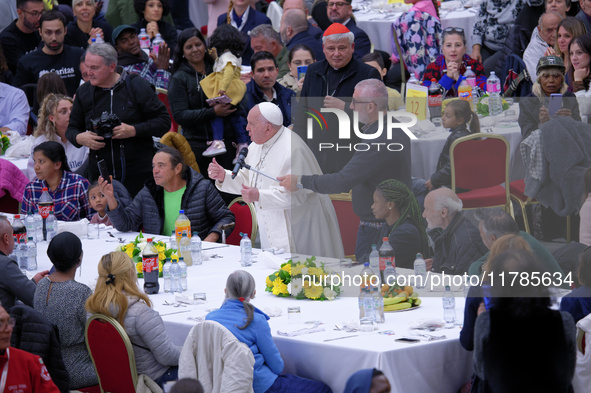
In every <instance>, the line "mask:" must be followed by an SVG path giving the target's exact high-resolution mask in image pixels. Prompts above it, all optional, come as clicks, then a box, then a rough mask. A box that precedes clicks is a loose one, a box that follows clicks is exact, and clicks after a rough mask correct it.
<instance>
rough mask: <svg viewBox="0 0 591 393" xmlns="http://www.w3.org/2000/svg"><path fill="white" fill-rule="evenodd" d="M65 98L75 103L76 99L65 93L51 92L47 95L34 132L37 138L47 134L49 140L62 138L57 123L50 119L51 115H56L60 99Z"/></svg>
mask: <svg viewBox="0 0 591 393" xmlns="http://www.w3.org/2000/svg"><path fill="white" fill-rule="evenodd" d="M64 100H66V101H70V102H71V103H74V100H72V99H71V98H70V97H68V96H66V95H63V94H53V93H49V94H48V95H47V96H46V97H45V99H44V100H43V103H42V104H41V108H40V109H39V120H38V122H37V128H36V129H35V133H34V134H33V136H34V137H35V138H38V137H40V136H41V135H45V137H46V138H47V140H48V141H59V140H60V137H59V136H58V134H57V130H56V128H55V124H54V123H53V122H52V121H51V120H49V116H55V112H56V110H57V106H58V104H59V103H60V101H64Z"/></svg>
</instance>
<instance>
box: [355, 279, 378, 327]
mask: <svg viewBox="0 0 591 393" xmlns="http://www.w3.org/2000/svg"><path fill="white" fill-rule="evenodd" d="M357 299H358V302H359V320H360V321H361V320H363V319H365V318H369V319H371V320H372V321H374V322H375V312H374V308H375V305H374V300H373V297H372V296H371V293H370V289H369V287H364V288H361V292H360V293H359V297H358V298H357Z"/></svg>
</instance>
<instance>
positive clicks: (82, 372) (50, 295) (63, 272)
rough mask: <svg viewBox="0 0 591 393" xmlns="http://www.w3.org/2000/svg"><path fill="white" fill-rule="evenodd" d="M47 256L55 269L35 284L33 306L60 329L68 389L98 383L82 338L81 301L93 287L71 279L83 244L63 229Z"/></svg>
mask: <svg viewBox="0 0 591 393" xmlns="http://www.w3.org/2000/svg"><path fill="white" fill-rule="evenodd" d="M47 256H48V257H49V259H50V260H51V262H52V263H53V266H54V267H55V270H54V271H53V273H51V274H50V275H49V276H47V277H45V278H43V279H41V281H39V283H38V284H37V290H36V291H35V299H34V307H35V309H36V310H37V311H39V312H40V313H41V314H43V315H44V316H45V317H46V318H47V319H48V320H49V321H50V322H51V323H52V324H54V325H55V326H57V328H58V330H59V337H60V343H61V349H62V357H63V359H64V364H65V365H66V369H67V370H68V373H69V374H70V389H78V388H84V387H87V386H94V385H97V384H98V378H97V375H96V372H95V370H94V366H93V364H92V360H91V359H90V355H89V354H88V350H87V349H86V342H85V340H84V329H85V326H86V310H85V309H84V304H85V303H86V299H88V297H89V296H90V295H91V294H92V290H91V289H90V288H89V287H88V286H86V285H84V284H81V283H79V282H76V281H75V280H74V277H75V276H76V271H77V270H78V268H79V267H80V266H81V264H82V243H81V242H80V239H79V238H78V236H76V235H74V234H73V233H71V232H62V233H60V234H58V235H57V236H55V237H54V238H53V239H52V240H51V242H50V243H49V246H48V247H47Z"/></svg>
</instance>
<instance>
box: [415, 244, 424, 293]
mask: <svg viewBox="0 0 591 393" xmlns="http://www.w3.org/2000/svg"><path fill="white" fill-rule="evenodd" d="M414 268H415V277H416V281H415V287H417V288H419V289H420V288H425V286H426V285H427V264H426V263H425V260H424V259H423V256H422V255H421V254H420V253H418V254H417V259H415V262H414Z"/></svg>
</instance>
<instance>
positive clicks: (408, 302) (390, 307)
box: [382, 286, 421, 311]
mask: <svg viewBox="0 0 591 393" xmlns="http://www.w3.org/2000/svg"><path fill="white" fill-rule="evenodd" d="M382 289H383V288H382ZM396 292H397V291H396ZM386 293H388V294H390V293H391V292H390V291H386ZM420 304H421V299H419V294H418V293H416V292H413V288H412V287H411V286H406V287H404V290H402V291H400V292H399V293H398V294H397V295H396V296H392V297H384V311H399V310H405V309H407V308H411V307H418V306H419V305H420Z"/></svg>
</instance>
